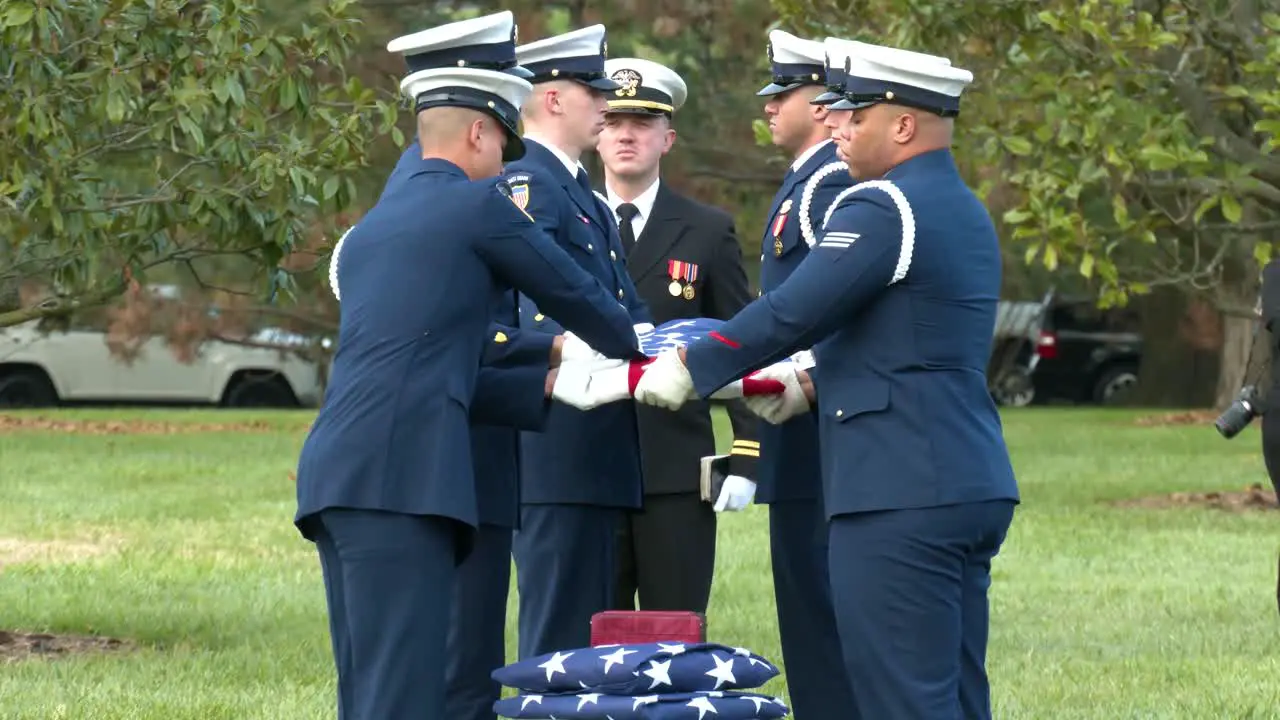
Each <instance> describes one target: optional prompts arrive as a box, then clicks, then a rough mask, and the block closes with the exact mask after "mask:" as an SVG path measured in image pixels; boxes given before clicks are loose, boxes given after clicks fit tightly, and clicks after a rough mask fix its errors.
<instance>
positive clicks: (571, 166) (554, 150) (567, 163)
mask: <svg viewBox="0 0 1280 720" xmlns="http://www.w3.org/2000/svg"><path fill="white" fill-rule="evenodd" d="M524 138H525V139H526V140H532V141H534V142H536V143H538V144H539V145H541V146H542V147H544V148H546V149H548V150H550V151H551V154H552V155H555V156H556V158H558V159H559V160H560V162H562V163H564V167H565V169H566V170H568V171H569V175H570V176H571V177H578V170H579V169H582V170H583V171H584V172H585V171H586V168H585V167H584V166H583V165H582V163H580V162H577V163H575V162H574V161H573V160H570V159H569V156H568V155H566V154H565V152H564V151H563V150H561V149H560V148H558V147H556V146H555V145H554V144H552V143H551V142H550V141H549V140H546V139H544V138H541V137H539V136H537V135H535V134H533V133H525V136H524Z"/></svg>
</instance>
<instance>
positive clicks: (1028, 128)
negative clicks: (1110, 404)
mask: <svg viewBox="0 0 1280 720" xmlns="http://www.w3.org/2000/svg"><path fill="white" fill-rule="evenodd" d="M774 6H775V7H776V8H777V9H778V10H779V11H780V13H781V14H782V15H783V17H784V21H785V22H788V23H790V24H792V25H793V26H797V27H804V28H809V29H812V30H814V31H823V32H827V33H830V34H840V33H842V32H844V33H847V35H846V36H848V37H854V38H857V39H862V40H865V41H867V42H873V43H878V44H887V45H894V46H898V47H904V48H908V49H913V50H919V51H925V52H930V53H935V54H942V55H946V56H948V57H951V58H952V59H953V60H954V62H955V63H956V64H957V65H961V66H963V67H966V68H969V69H971V70H973V71H974V74H975V77H976V79H975V82H974V84H973V86H972V87H971V89H970V90H969V91H967V92H966V94H965V99H964V103H963V105H964V107H963V110H962V114H961V117H960V120H959V123H960V128H961V130H960V132H959V133H958V135H959V144H958V148H957V153H958V154H959V155H960V156H961V158H962V160H963V161H964V164H965V165H966V166H967V167H968V168H970V180H971V181H972V182H974V183H975V184H977V185H979V186H980V187H981V189H982V190H983V191H984V192H986V193H999V194H1000V195H1001V196H1002V197H1001V202H1000V203H999V205H1001V207H997V208H996V209H997V210H998V214H999V215H1001V219H1002V220H1003V225H1004V230H1005V231H1006V237H1007V238H1008V239H1009V241H1010V242H1011V243H1013V244H1016V245H1018V246H1020V247H1022V248H1023V249H1024V250H1025V260H1026V262H1027V263H1040V264H1042V265H1043V266H1044V267H1046V268H1048V269H1050V270H1065V271H1070V272H1074V273H1078V274H1079V275H1081V276H1083V277H1085V278H1087V279H1089V280H1090V281H1091V282H1092V287H1093V288H1094V289H1095V290H1096V292H1097V293H1098V295H1099V298H1100V301H1101V302H1102V303H1103V304H1110V303H1116V302H1125V301H1126V300H1127V299H1128V298H1129V297H1130V296H1132V295H1142V294H1146V293H1148V292H1149V291H1150V290H1151V289H1153V288H1155V287H1158V286H1169V287H1175V288H1178V289H1180V290H1183V291H1186V292H1190V293H1193V294H1195V295H1197V296H1199V297H1203V298H1205V299H1207V300H1209V301H1211V302H1212V303H1213V304H1214V305H1215V306H1216V307H1218V308H1219V309H1220V310H1221V311H1222V312H1223V314H1224V321H1223V332H1222V335H1223V340H1222V345H1221V346H1222V363H1221V374H1220V380H1219V392H1218V401H1219V403H1220V404H1221V403H1225V402H1226V401H1227V400H1228V399H1229V398H1230V397H1231V396H1232V395H1233V394H1234V392H1235V390H1236V389H1237V388H1238V386H1239V380H1240V377H1241V373H1242V372H1243V369H1244V363H1245V354H1246V353H1247V348H1248V345H1249V339H1250V335H1251V333H1252V328H1253V323H1252V319H1251V309H1252V307H1253V305H1254V302H1255V298H1256V295H1257V281H1258V270H1259V263H1261V262H1264V261H1265V260H1267V259H1268V258H1269V257H1270V255H1271V252H1272V248H1273V241H1274V239H1275V237H1276V231H1277V230H1280V155H1277V154H1276V152H1275V151H1276V149H1277V147H1280V140H1278V138H1280V82H1278V77H1280V75H1278V74H1277V72H1276V68H1277V67H1278V66H1280V14H1277V12H1276V8H1275V6H1274V5H1273V4H1269V3H1266V2H1263V0H1184V1H1183V2H1167V1H1165V0H1075V1H1073V2H1065V1H1063V0H1048V1H1047V2H1046V1H1038V2H1031V1H1030V0H1000V1H999V2H982V3H976V2H967V1H966V0H851V1H850V0H844V1H841V0H775V1H774ZM846 18H848V19H850V20H846ZM819 29H821V30H819ZM984 170H985V172H984ZM989 197H990V195H989ZM1161 341H1162V339H1161V338H1154V337H1149V338H1147V342H1148V343H1149V346H1153V347H1155V348H1159V347H1160V346H1159V343H1160V342H1161ZM1147 355H1149V356H1151V358H1152V360H1153V361H1156V360H1158V359H1159V357H1158V356H1159V355H1160V352H1159V351H1158V350H1157V351H1153V352H1149V353H1147ZM1144 362H1145V360H1144Z"/></svg>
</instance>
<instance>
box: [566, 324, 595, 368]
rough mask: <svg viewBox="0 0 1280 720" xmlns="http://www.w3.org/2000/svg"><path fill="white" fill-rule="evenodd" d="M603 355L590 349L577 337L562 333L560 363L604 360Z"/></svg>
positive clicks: (569, 333)
mask: <svg viewBox="0 0 1280 720" xmlns="http://www.w3.org/2000/svg"><path fill="white" fill-rule="evenodd" d="M604 359H605V356H604V353H599V352H596V351H595V350H594V349H592V347H591V346H590V345H588V344H586V343H585V342H583V341H582V339H581V338H579V337H578V336H577V335H574V334H573V333H571V332H569V331H568V330H566V331H565V333H564V344H563V345H561V346H560V362H561V363H567V362H575V361H579V360H604Z"/></svg>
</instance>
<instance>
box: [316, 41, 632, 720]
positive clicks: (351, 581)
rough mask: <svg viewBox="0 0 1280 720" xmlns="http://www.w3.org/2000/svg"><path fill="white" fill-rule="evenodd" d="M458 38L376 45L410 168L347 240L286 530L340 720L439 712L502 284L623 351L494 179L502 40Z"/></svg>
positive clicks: (607, 317)
mask: <svg viewBox="0 0 1280 720" xmlns="http://www.w3.org/2000/svg"><path fill="white" fill-rule="evenodd" d="M457 35H458V28H457V27H456V26H455V27H452V28H450V27H445V28H437V29H435V30H428V31H424V32H422V33H418V34H416V35H412V36H408V37H404V38H400V39H398V40H396V41H393V42H392V43H391V44H390V45H389V46H388V50H390V51H392V52H403V53H404V54H405V55H406V56H408V57H409V59H408V64H409V67H410V74H409V75H408V77H406V78H405V80H404V81H403V83H402V84H401V89H402V90H403V91H404V93H405V94H406V95H407V96H408V97H410V98H412V99H413V101H414V102H415V109H416V111H417V113H418V139H419V142H420V145H421V148H422V160H421V162H420V163H419V164H418V165H417V166H416V167H414V168H412V169H411V170H410V171H409V177H407V178H405V179H404V180H403V182H401V183H399V184H398V185H397V186H396V187H395V188H393V189H392V190H391V191H390V192H386V193H384V194H383V196H382V197H381V198H380V199H379V201H378V203H377V205H375V207H374V208H373V209H372V210H370V211H369V213H368V214H367V215H365V217H364V218H363V219H362V220H361V221H360V223H359V224H358V225H357V226H356V227H355V228H354V229H353V230H351V232H350V233H349V234H348V236H347V237H346V239H345V241H344V247H343V251H342V261H341V263H340V265H339V268H338V276H339V277H338V280H339V282H340V284H341V287H342V304H341V321H340V333H341V343H340V345H339V348H338V352H337V354H336V356H335V357H334V361H333V370H332V375H331V378H330V385H329V389H328V392H327V393H326V397H325V401H324V405H323V406H322V407H321V410H320V413H319V415H318V416H317V418H316V421H315V423H314V425H313V426H312V428H311V431H310V433H309V434H308V436H307V439H306V442H305V444H304V446H303V449H302V453H301V457H300V459H299V463H298V474H297V475H298V482H297V497H298V508H297V513H296V515H295V520H294V521H295V524H296V525H297V527H298V529H299V531H300V532H301V533H302V534H303V536H304V537H306V538H307V539H309V540H311V541H313V542H314V543H315V544H316V547H317V549H318V551H319V554H320V561H321V569H322V572H323V576H324V581H325V590H326V599H327V604H328V609H329V616H330V633H331V637H332V641H333V652H334V659H335V664H336V665H337V669H338V675H339V677H338V688H339V714H340V715H341V716H342V717H343V718H344V720H375V719H376V720H383V719H384V718H400V717H445V713H446V711H445V689H444V686H445V663H446V661H445V645H446V634H447V631H448V627H449V617H450V613H451V609H452V608H451V604H452V603H451V599H452V593H453V582H454V577H455V571H456V565H457V563H458V562H460V561H462V560H464V559H465V558H466V556H467V554H468V551H469V549H470V547H471V545H472V542H473V540H474V536H475V530H476V527H477V525H478V512H477V505H478V499H477V493H476V484H475V479H474V474H473V469H472V462H471V453H470V430H469V425H470V423H469V411H470V407H471V405H472V402H473V395H474V390H475V386H476V376H477V373H478V368H479V366H480V363H481V357H482V353H483V350H484V346H485V344H486V342H488V341H489V338H490V336H489V325H490V321H491V316H490V308H491V307H492V305H493V303H494V302H495V301H496V300H497V298H498V297H499V295H500V294H501V292H502V291H503V290H504V288H505V287H506V286H508V285H513V286H515V287H516V288H518V289H519V290H521V291H522V292H525V293H527V294H529V295H530V296H531V297H533V298H535V299H536V301H537V302H539V303H541V304H542V305H543V306H544V307H546V308H547V309H548V310H550V311H553V312H556V313H557V316H558V317H560V318H561V320H562V322H563V324H564V325H565V326H566V327H568V328H569V329H571V330H573V331H575V332H576V333H577V334H578V335H579V336H581V337H582V339H583V340H585V341H586V342H587V343H589V344H590V345H591V346H593V347H595V348H596V349H598V350H599V351H601V352H603V353H606V354H609V355H613V356H616V357H627V358H630V357H636V356H638V348H637V343H636V337H635V333H634V329H633V328H632V325H631V321H630V318H629V317H628V316H627V313H626V311H625V310H624V309H623V308H622V307H621V306H620V305H619V304H618V303H617V301H616V300H614V299H613V297H612V293H610V292H607V291H606V290H605V289H604V288H603V287H602V286H601V285H600V283H599V282H598V281H596V280H594V279H593V278H592V277H591V276H590V275H588V274H586V273H584V272H582V270H581V269H580V268H578V267H577V266H576V265H575V264H574V263H573V262H572V261H571V260H570V259H569V258H568V257H566V256H565V254H564V253H563V251H561V250H560V249H559V248H557V247H555V246H554V244H553V243H550V242H548V241H547V240H546V238H545V237H543V236H542V235H541V234H540V233H538V232H536V230H535V229H534V224H533V222H532V220H531V219H530V218H529V216H528V215H527V214H526V213H524V212H523V211H522V210H521V209H520V207H519V206H518V205H517V204H516V203H515V202H513V200H512V199H511V196H512V195H513V192H512V190H511V188H510V186H509V185H507V184H506V183H505V182H503V181H502V180H500V179H498V178H497V177H496V176H497V175H498V174H499V173H500V172H501V169H502V161H503V160H504V159H507V160H513V159H515V158H518V157H520V155H521V154H522V153H523V149H524V148H523V143H522V142H521V140H520V137H519V136H518V135H517V134H516V130H515V128H516V123H517V121H518V112H519V111H518V108H519V106H520V105H521V104H522V103H523V102H524V99H525V98H526V97H527V96H528V94H529V92H530V91H531V89H532V88H531V86H530V85H529V83H528V82H527V81H525V80H523V79H521V78H519V77H517V76H516V75H515V74H512V73H510V72H507V71H509V70H510V69H511V68H512V67H513V66H514V65H515V54H514V42H511V43H508V44H506V45H505V47H506V48H507V52H506V53H505V55H504V56H503V57H501V58H495V57H493V52H492V51H493V48H491V47H483V48H482V47H475V46H469V45H467V44H466V43H465V42H459V41H458V39H457ZM477 58H480V59H481V62H480V63H478V64H479V65H480V67H467V64H468V63H470V62H472V61H475V60H477ZM427 197H429V198H432V199H433V201H432V202H423V198H427Z"/></svg>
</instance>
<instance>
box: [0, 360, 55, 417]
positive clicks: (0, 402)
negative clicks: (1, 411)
mask: <svg viewBox="0 0 1280 720" xmlns="http://www.w3.org/2000/svg"><path fill="white" fill-rule="evenodd" d="M57 404H58V393H57V391H55V390H54V389H53V383H50V382H49V378H48V376H47V375H45V374H44V372H42V371H40V370H35V369H27V368H22V369H20V370H13V371H11V372H8V373H6V374H5V375H3V376H0V408H42V407H51V406H53V405H57Z"/></svg>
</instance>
